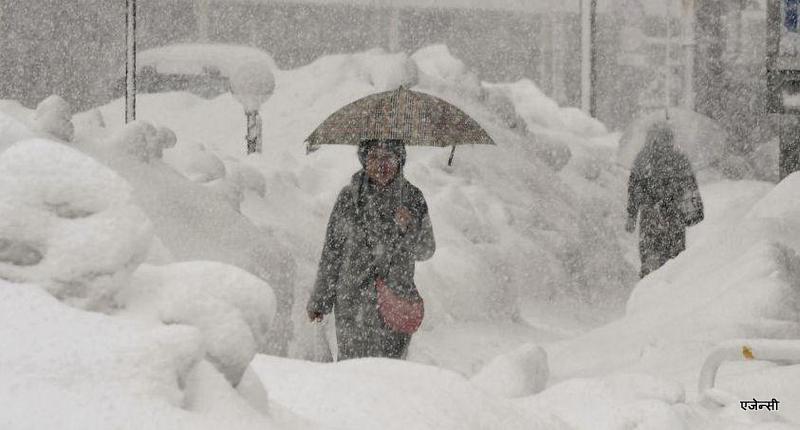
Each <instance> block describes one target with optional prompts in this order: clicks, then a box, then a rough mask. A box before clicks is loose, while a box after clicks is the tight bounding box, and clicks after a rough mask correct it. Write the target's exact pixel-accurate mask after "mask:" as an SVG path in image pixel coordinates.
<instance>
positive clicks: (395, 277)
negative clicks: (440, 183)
mask: <svg viewBox="0 0 800 430" xmlns="http://www.w3.org/2000/svg"><path fill="white" fill-rule="evenodd" d="M399 206H405V207H406V208H408V209H409V210H410V211H411V213H412V215H413V220H412V223H411V225H410V226H409V228H408V230H407V231H405V232H403V231H401V229H400V227H399V226H398V225H397V224H396V223H395V221H394V215H395V209H396V208H397V207H399ZM435 249H436V243H435V241H434V237H433V229H432V227H431V221H430V217H429V215H428V206H427V204H426V202H425V198H424V197H423V195H422V192H421V191H420V190H419V189H418V188H417V187H415V186H414V185H412V184H411V183H409V182H408V181H407V180H406V179H405V178H404V177H403V175H402V172H400V173H398V176H397V177H396V178H395V179H394V180H393V181H392V183H391V184H389V185H388V188H387V189H386V190H383V191H380V190H378V189H377V187H375V186H374V185H373V184H372V183H371V182H370V181H369V179H368V178H367V175H366V172H364V170H361V171H359V172H357V173H356V174H355V175H353V178H352V182H351V183H350V184H349V185H347V186H345V187H344V188H343V189H342V191H341V192H340V193H339V196H338V197H337V199H336V204H335V205H334V207H333V211H332V212H331V216H330V220H329V221H328V228H327V232H326V236H325V244H324V247H323V250H322V258H321V260H320V263H319V269H318V272H317V279H316V282H315V284H314V291H313V292H312V295H311V298H310V300H309V302H308V311H309V312H319V313H322V314H327V313H329V312H331V311H333V312H335V314H336V337H337V343H338V347H339V359H340V360H341V359H348V358H356V357H393V358H400V357H401V356H403V354H404V353H405V349H406V347H407V346H408V342H409V341H410V338H411V336H410V335H405V334H402V333H397V332H395V331H393V330H391V329H389V328H388V327H386V325H385V324H384V323H383V319H382V318H381V316H380V314H379V313H378V310H377V292H376V290H375V287H374V281H375V278H376V277H378V276H380V277H383V278H384V279H386V280H387V284H388V285H389V286H390V287H391V288H392V290H393V291H394V292H395V293H397V294H399V295H401V296H405V297H408V298H418V297H419V293H418V292H417V288H416V285H415V284H414V266H415V262H416V261H422V260H427V259H428V258H430V257H431V256H432V255H433V253H434V250H435Z"/></svg>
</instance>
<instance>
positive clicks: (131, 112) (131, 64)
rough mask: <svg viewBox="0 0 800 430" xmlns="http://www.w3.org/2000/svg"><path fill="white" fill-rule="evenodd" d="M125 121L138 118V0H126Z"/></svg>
mask: <svg viewBox="0 0 800 430" xmlns="http://www.w3.org/2000/svg"><path fill="white" fill-rule="evenodd" d="M126 5H127V14H126V15H125V24H126V25H125V27H126V32H125V41H126V45H127V59H126V61H125V123H126V124H127V123H129V122H131V121H134V120H136V0H126Z"/></svg>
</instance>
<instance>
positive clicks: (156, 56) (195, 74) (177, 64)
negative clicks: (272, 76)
mask: <svg viewBox="0 0 800 430" xmlns="http://www.w3.org/2000/svg"><path fill="white" fill-rule="evenodd" d="M244 64H255V65H256V66H257V67H258V68H263V69H264V73H265V74H269V73H270V72H271V70H274V69H275V62H274V61H273V60H272V57H270V55H269V54H267V53H266V52H264V51H262V50H260V49H258V48H253V47H248V46H240V45H226V44H193V43H184V44H174V45H166V46H161V47H158V48H153V49H147V50H144V51H141V52H139V53H138V54H137V57H136V72H137V82H136V88H137V91H138V92H140V93H162V92H170V91H186V92H190V93H193V94H196V95H198V96H200V97H204V98H213V97H216V96H218V95H220V94H223V93H226V92H230V91H231V77H232V75H233V74H234V73H236V71H237V70H238V68H240V67H241V66H242V65H244ZM118 76H120V77H119V78H117V79H116V80H115V84H114V93H115V95H117V96H121V95H122V94H124V92H125V76H124V71H123V72H122V73H121V74H120V75H118Z"/></svg>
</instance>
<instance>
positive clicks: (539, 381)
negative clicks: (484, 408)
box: [470, 344, 549, 398]
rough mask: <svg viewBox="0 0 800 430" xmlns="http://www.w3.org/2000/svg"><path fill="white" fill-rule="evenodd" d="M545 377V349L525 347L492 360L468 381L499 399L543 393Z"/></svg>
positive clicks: (546, 376)
mask: <svg viewBox="0 0 800 430" xmlns="http://www.w3.org/2000/svg"><path fill="white" fill-rule="evenodd" d="M548 376H549V369H548V367H547V353H546V352H545V350H544V349H543V348H542V347H540V346H538V345H533V344H526V345H523V346H521V347H519V348H517V349H516V350H515V351H512V352H510V353H506V354H502V355H499V356H497V357H495V358H494V359H493V360H492V361H490V362H489V363H488V364H486V366H484V367H483V369H481V370H480V371H479V372H478V373H476V374H475V375H474V376H473V377H472V378H471V379H470V382H472V383H473V384H474V385H477V386H478V387H480V388H481V389H482V390H484V391H486V392H487V393H491V394H493V395H495V396H498V397H509V398H510V397H523V396H529V395H532V394H536V393H538V392H540V391H542V390H543V389H544V388H545V387H546V386H547V378H548Z"/></svg>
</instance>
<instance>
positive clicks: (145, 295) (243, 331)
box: [120, 262, 275, 385]
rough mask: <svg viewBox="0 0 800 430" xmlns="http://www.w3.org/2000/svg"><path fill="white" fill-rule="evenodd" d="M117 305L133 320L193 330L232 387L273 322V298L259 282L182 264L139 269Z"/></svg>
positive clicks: (218, 267) (226, 270)
mask: <svg viewBox="0 0 800 430" xmlns="http://www.w3.org/2000/svg"><path fill="white" fill-rule="evenodd" d="M120 301H122V302H123V303H125V306H126V309H127V310H128V311H129V312H132V313H134V314H136V315H142V314H149V315H151V317H152V318H153V319H156V320H158V321H160V322H162V323H164V324H186V325H190V326H193V327H196V328H198V329H199V330H200V332H201V334H202V336H203V344H204V348H205V350H206V354H207V357H208V360H209V361H210V362H211V363H212V364H214V366H215V367H216V368H217V369H218V370H219V371H220V372H222V373H223V374H224V375H225V377H226V378H227V379H228V381H230V383H231V384H232V385H236V384H238V383H239V381H240V380H241V378H242V375H243V374H244V372H245V369H246V368H247V366H248V364H249V363H250V361H251V360H252V359H253V357H254V356H255V353H256V348H257V347H258V346H259V345H265V344H266V343H267V339H266V336H267V333H268V332H269V328H270V326H271V324H272V320H273V318H274V317H275V296H274V294H273V292H272V289H271V288H270V286H269V285H267V284H266V283H265V282H264V281H262V280H261V279H259V278H257V277H255V276H254V275H251V274H249V273H247V272H245V271H243V270H241V269H238V268H236V267H233V266H229V265H225V264H221V263H214V262H185V263H174V264H169V265H165V266H149V265H145V266H142V267H140V268H139V269H138V270H137V271H136V273H135V274H134V278H133V282H132V284H131V286H130V287H129V288H127V289H126V290H125V291H124V292H123V294H121V297H120Z"/></svg>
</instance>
